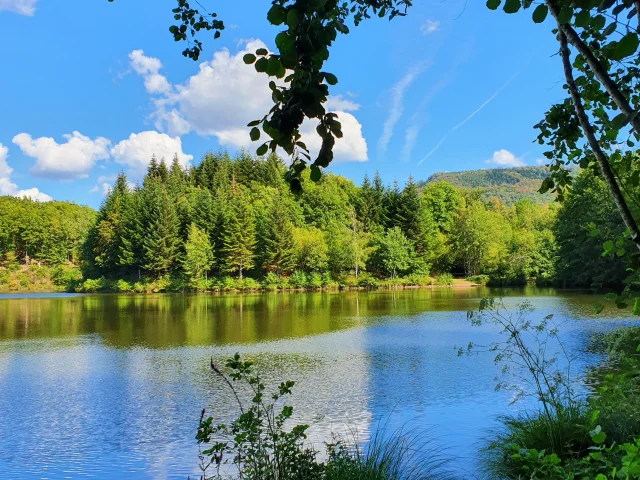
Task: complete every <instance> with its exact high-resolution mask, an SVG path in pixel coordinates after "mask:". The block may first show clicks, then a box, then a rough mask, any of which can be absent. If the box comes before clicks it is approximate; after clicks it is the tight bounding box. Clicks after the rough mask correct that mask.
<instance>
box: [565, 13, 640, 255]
mask: <svg viewBox="0 0 640 480" xmlns="http://www.w3.org/2000/svg"><path fill="white" fill-rule="evenodd" d="M558 26H559V27H560V24H558ZM558 39H559V41H560V56H561V57H562V64H563V66H564V76H565V78H566V81H567V85H568V87H569V93H570V94H571V100H572V102H573V106H574V109H575V111H576V116H577V117H578V121H579V122H580V127H581V128H582V131H583V132H584V135H585V137H586V138H587V141H588V142H589V146H590V147H591V150H593V154H594V156H595V157H596V160H597V161H598V166H599V167H600V171H601V173H602V177H603V178H604V181H605V183H606V184H607V186H608V187H609V190H610V191H611V194H612V195H613V201H614V202H615V204H616V207H617V208H618V212H619V213H620V216H621V217H622V221H623V222H624V224H625V226H626V227H627V228H628V229H629V232H630V236H631V240H632V241H633V243H635V245H636V247H637V248H638V249H639V250H640V231H639V230H638V224H637V223H636V221H635V219H634V218H633V216H632V215H631V211H630V210H629V206H628V205H627V202H626V200H625V199H624V196H623V195H622V192H621V191H620V187H619V186H618V182H617V181H616V178H615V176H614V175H613V172H612V171H611V166H610V165H609V160H608V158H607V157H606V155H605V154H604V152H603V151H602V148H600V144H599V143H598V140H597V138H596V135H595V132H594V129H593V126H592V125H591V123H590V121H589V117H588V116H587V114H586V112H585V110H584V106H583V105H582V99H581V98H580V94H579V93H578V87H577V86H576V84H575V81H574V79H573V67H572V66H571V58H570V54H569V46H568V45H567V37H566V35H565V34H564V32H563V30H559V32H558Z"/></svg>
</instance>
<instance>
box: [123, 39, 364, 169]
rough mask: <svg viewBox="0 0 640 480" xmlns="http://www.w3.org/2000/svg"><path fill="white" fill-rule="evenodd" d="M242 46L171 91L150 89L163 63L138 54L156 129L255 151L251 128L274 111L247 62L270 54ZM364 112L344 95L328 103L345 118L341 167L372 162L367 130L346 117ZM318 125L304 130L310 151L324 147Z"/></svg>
mask: <svg viewBox="0 0 640 480" xmlns="http://www.w3.org/2000/svg"><path fill="white" fill-rule="evenodd" d="M242 45H244V48H243V49H242V50H240V51H238V52H237V53H235V54H232V53H231V52H230V51H229V50H228V49H222V50H219V51H217V52H215V53H214V55H213V59H212V60H210V61H207V62H204V63H201V64H200V69H199V71H198V73H196V74H195V75H193V76H191V77H189V78H188V79H187V80H186V81H185V82H183V83H181V84H176V85H170V84H168V88H165V87H163V88H162V89H158V88H150V86H149V80H148V79H149V78H150V76H152V75H159V73H158V71H159V69H160V68H161V66H162V64H161V62H160V61H159V60H158V59H155V58H152V57H146V56H144V54H143V52H142V51H141V50H135V51H134V52H132V53H131V54H130V56H129V59H130V62H131V67H132V68H133V70H134V71H136V72H137V73H138V74H140V75H141V76H142V77H143V78H144V79H145V87H146V88H147V91H148V92H149V93H150V94H155V95H156V96H155V97H154V106H155V112H154V113H153V115H152V117H153V118H154V119H155V125H156V128H157V129H158V130H160V131H166V132H167V133H168V134H169V135H171V136H179V135H184V134H186V133H188V132H191V131H194V132H196V133H197V134H198V135H202V136H214V137H216V138H217V139H218V142H219V143H220V144H221V145H223V146H227V147H231V148H242V147H245V148H249V149H253V148H256V147H257V146H258V145H259V143H254V144H253V145H252V142H251V139H250V138H249V129H248V128H247V123H249V122H251V121H253V120H256V119H258V118H262V117H263V116H264V115H265V113H267V112H268V111H269V109H270V108H271V106H272V101H271V90H270V89H269V78H268V77H267V76H266V75H264V74H260V73H257V72H256V71H255V69H254V67H253V66H252V65H246V64H245V63H244V61H243V60H242V57H243V56H244V55H245V54H246V53H248V52H255V50H256V49H258V48H266V45H265V44H264V43H263V42H262V41H260V40H249V41H243V42H242ZM163 78H164V77H163ZM358 108H359V105H358V104H357V103H355V102H353V101H350V100H348V99H346V98H343V97H342V96H340V95H337V96H334V97H330V98H329V99H328V101H327V109H328V110H329V111H335V112H340V117H341V119H342V121H343V133H344V137H343V138H342V139H339V140H337V141H336V146H335V150H334V155H335V158H336V160H337V161H365V160H366V159H367V146H366V141H365V139H364V137H362V126H361V125H360V123H359V122H358V121H357V120H356V118H355V117H354V116H353V115H351V114H349V113H346V112H348V111H355V110H357V109H358ZM315 125H316V123H315V122H307V123H306V124H305V125H303V126H302V128H301V133H302V132H304V134H305V135H304V137H305V140H306V142H307V144H308V145H309V146H310V148H311V146H312V145H316V144H317V145H318V146H319V144H320V139H319V137H318V136H317V134H316V133H315ZM112 153H113V152H112ZM156 155H157V156H159V155H160V154H159V153H156ZM114 156H115V155H114ZM146 162H148V159H147V160H146ZM145 165H146V163H145Z"/></svg>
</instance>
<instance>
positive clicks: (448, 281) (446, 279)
mask: <svg viewBox="0 0 640 480" xmlns="http://www.w3.org/2000/svg"><path fill="white" fill-rule="evenodd" d="M436 285H441V286H451V285H453V275H451V274H450V273H442V274H440V275H438V276H437V277H436Z"/></svg>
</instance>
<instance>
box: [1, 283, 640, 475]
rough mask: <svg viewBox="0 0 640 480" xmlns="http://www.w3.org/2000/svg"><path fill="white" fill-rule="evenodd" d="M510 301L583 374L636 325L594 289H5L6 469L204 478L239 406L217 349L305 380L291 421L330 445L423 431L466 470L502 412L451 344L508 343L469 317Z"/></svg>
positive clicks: (486, 383)
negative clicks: (203, 460) (592, 344)
mask: <svg viewBox="0 0 640 480" xmlns="http://www.w3.org/2000/svg"><path fill="white" fill-rule="evenodd" d="M488 295H504V296H505V297H506V300H505V301H506V303H507V305H508V306H512V307H513V306H515V305H517V304H518V303H521V302H523V301H529V302H531V303H532V304H533V306H534V307H535V309H536V310H535V312H534V313H533V314H532V317H533V318H542V317H543V316H545V315H547V314H550V313H553V314H554V320H555V321H556V322H557V324H558V325H559V328H560V332H561V336H562V340H563V343H564V345H565V346H566V347H567V348H568V349H569V350H570V351H571V352H573V353H575V354H576V356H577V360H576V369H577V370H579V369H581V368H582V369H583V368H584V367H585V366H588V365H592V364H594V363H595V362H597V360H598V357H597V355H596V354H594V353H590V352H589V351H588V349H587V346H588V344H589V341H590V338H591V336H592V335H593V334H594V333H597V332H604V331H607V330H610V329H613V328H615V327H618V326H621V325H630V324H635V323H638V322H637V321H636V320H635V318H634V317H632V316H631V315H630V314H629V313H628V312H625V311H620V310H617V309H616V308H615V307H613V308H609V307H607V308H605V310H604V311H603V312H602V313H600V314H599V315H595V314H594V313H593V304H595V303H599V302H602V298H601V297H600V296H593V295H588V294H584V293H580V292H570V291H557V290H553V289H536V288H528V289H511V290H502V289H500V290H498V289H487V288H456V289H446V288H445V289H419V290H400V291H372V292H316V293H278V294H248V295H223V296H218V295H180V294H158V295H64V294H52V295H46V294H29V295H0V478H3V479H4V478H7V479H40V478H48V479H63V478H99V479H104V478H114V479H116V478H117V479H129V478H131V479H134V478H135V479H167V478H172V479H173V478H176V479H186V478H187V476H188V475H192V476H194V475H197V474H198V473H199V471H198V467H197V453H198V448H197V445H196V442H195V439H194V435H195V430H196V426H197V423H198V418H199V414H200V411H201V409H202V408H203V407H206V408H207V410H208V411H209V412H212V413H213V414H214V415H215V416H216V417H218V418H220V419H228V418H229V417H230V416H231V415H232V414H233V412H234V410H233V402H232V401H231V398H229V393H228V392H227V391H226V390H224V389H223V387H222V385H220V383H219V382H218V381H217V380H216V379H215V378H214V377H213V376H212V374H211V371H210V369H209V361H210V358H211V357H213V358H214V360H215V361H217V362H219V363H222V362H223V361H224V359H225V358H226V357H228V356H230V355H232V354H233V353H235V352H240V353H242V354H244V355H246V356H248V357H249V358H251V359H252V360H254V361H255V362H256V364H257V367H258V368H259V370H260V372H261V373H262V375H263V377H264V378H265V383H266V384H267V385H270V384H275V383H276V382H280V381H282V380H289V379H290V380H295V381H296V386H295V389H294V395H293V397H292V399H291V402H292V404H293V405H294V407H295V414H294V416H295V418H296V421H299V422H305V423H309V424H311V425H312V428H311V435H310V438H311V441H313V442H314V443H315V444H317V446H319V447H321V446H322V442H323V441H325V440H329V439H330V437H331V434H332V432H334V433H335V432H338V433H341V432H344V431H351V432H357V434H358V437H359V438H360V439H361V440H362V441H366V439H367V438H368V437H369V436H370V435H371V432H372V431H374V430H375V429H376V428H377V427H378V425H379V423H380V422H387V423H388V424H389V428H391V429H393V428H397V427H400V426H405V427H406V428H410V429H415V430H416V431H423V432H425V433H424V434H425V435H428V436H429V438H431V439H432V442H433V443H434V444H436V445H439V446H442V447H443V448H446V449H448V451H449V452H451V454H452V455H454V456H455V457H456V458H457V460H456V463H455V468H456V469H457V470H458V471H459V472H460V476H461V477H464V476H465V472H469V471H473V470H474V468H475V457H474V452H475V451H476V449H477V448H478V446H479V445H480V444H481V442H482V439H483V438H484V437H486V436H487V435H488V434H490V432H491V430H492V429H494V428H495V427H496V425H497V423H496V417H497V416H498V415H500V414H504V413H507V412H514V411H517V410H518V409H522V408H530V407H531V405H527V404H526V403H522V402H519V403H516V404H514V405H510V402H511V400H512V397H511V396H512V395H513V394H512V393H510V392H505V391H495V389H494V386H495V380H494V378H495V376H496V374H497V373H498V368H497V367H496V366H495V365H494V364H493V358H492V357H491V356H488V355H487V356H482V355H481V356H471V357H464V356H463V357H458V356H457V355H456V352H455V351H454V346H464V345H467V344H468V343H469V342H470V341H473V342H478V343H489V342H491V341H493V340H496V339H497V338H498V335H497V330H496V329H495V328H494V327H492V326H484V327H472V326H470V325H469V323H468V322H467V320H466V311H467V310H469V309H473V308H477V306H478V303H479V299H480V298H482V297H484V296H488Z"/></svg>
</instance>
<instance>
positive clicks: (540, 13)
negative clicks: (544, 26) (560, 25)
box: [533, 4, 549, 23]
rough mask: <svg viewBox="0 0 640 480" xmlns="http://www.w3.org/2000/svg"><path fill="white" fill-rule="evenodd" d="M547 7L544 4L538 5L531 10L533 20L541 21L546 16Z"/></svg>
mask: <svg viewBox="0 0 640 480" xmlns="http://www.w3.org/2000/svg"><path fill="white" fill-rule="evenodd" d="M548 13H549V8H548V7H547V6H546V5H542V4H541V5H538V6H537V7H536V9H535V10H534V11H533V21H534V22H536V23H542V22H544V21H545V19H546V18H547V14H548Z"/></svg>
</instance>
